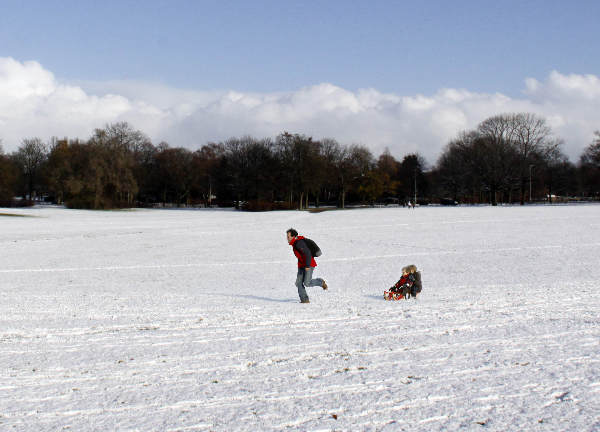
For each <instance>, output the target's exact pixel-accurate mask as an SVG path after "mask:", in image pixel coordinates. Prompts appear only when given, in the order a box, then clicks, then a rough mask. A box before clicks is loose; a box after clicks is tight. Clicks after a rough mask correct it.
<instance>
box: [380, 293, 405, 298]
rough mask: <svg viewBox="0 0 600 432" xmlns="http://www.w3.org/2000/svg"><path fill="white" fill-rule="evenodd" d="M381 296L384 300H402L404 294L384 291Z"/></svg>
mask: <svg viewBox="0 0 600 432" xmlns="http://www.w3.org/2000/svg"><path fill="white" fill-rule="evenodd" d="M383 298H384V299H385V300H402V299H403V298H404V295H403V294H402V293H401V292H394V291H384V292H383Z"/></svg>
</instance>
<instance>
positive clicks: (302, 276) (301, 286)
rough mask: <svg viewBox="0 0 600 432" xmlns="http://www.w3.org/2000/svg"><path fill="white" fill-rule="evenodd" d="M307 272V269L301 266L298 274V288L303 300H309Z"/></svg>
mask: <svg viewBox="0 0 600 432" xmlns="http://www.w3.org/2000/svg"><path fill="white" fill-rule="evenodd" d="M305 273H306V270H305V269H303V268H299V269H298V275H297V276H296V287H297V288H298V295H299V296H300V301H301V302H307V301H308V294H306V289H305V288H304V279H305V277H306V275H305ZM311 273H312V272H311Z"/></svg>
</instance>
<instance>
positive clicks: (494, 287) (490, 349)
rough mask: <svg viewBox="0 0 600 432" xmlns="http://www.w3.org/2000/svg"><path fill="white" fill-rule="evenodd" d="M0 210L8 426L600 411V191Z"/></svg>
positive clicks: (316, 422) (533, 417)
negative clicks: (492, 203) (543, 202)
mask: <svg viewBox="0 0 600 432" xmlns="http://www.w3.org/2000/svg"><path fill="white" fill-rule="evenodd" d="M0 213H12V214H19V215H25V216H26V217H16V216H0V246H1V247H0V257H1V259H0V263H1V266H0V299H1V301H0V395H1V396H0V430H2V431H13V430H16V431H61V430H72V431H113V430H118V431H138V430H139V431H211V430H213V431H280V430H299V431H316V430H319V431H396V430H398V431H401V430H407V431H452V430H482V431H483V430H493V431H523V430H526V431H538V430H539V431H598V430H600V206H596V205H583V206H555V207H548V206H546V207H544V206H533V207H518V206H517V207H497V208H492V207H456V208H425V207H424V208H419V209H416V210H408V209H403V208H390V209H364V210H350V211H328V212H323V213H318V214H311V213H307V212H273V213H254V214H253V213H241V212H234V211H227V210H224V211H215V210H197V211H191V210H188V211H185V210H135V211H118V212H92V211H74V210H64V209H57V208H34V209H25V210H21V209H19V210H14V209H0ZM289 227H294V228H296V229H298V231H300V233H301V234H305V235H307V236H308V237H310V238H314V239H315V240H316V241H317V242H318V243H319V245H320V246H321V249H322V250H323V256H322V257H321V258H320V259H318V260H317V261H318V264H319V266H318V267H317V270H316V271H315V277H323V278H325V279H326V280H327V282H328V284H329V286H330V290H329V291H323V290H321V289H320V288H309V289H308V293H309V295H310V299H311V303H310V304H307V305H304V304H300V303H299V302H298V295H297V292H296V288H295V286H294V280H295V277H296V261H295V258H294V257H293V255H292V253H291V248H290V247H289V246H288V245H287V243H286V240H285V231H286V229H287V228H289ZM411 263H414V264H416V265H417V266H418V267H419V268H420V270H421V271H422V275H423V292H422V294H421V296H420V297H419V298H418V299H417V300H412V299H411V300H410V301H400V302H386V301H384V300H383V298H382V293H383V290H384V289H386V288H388V287H389V286H391V285H392V284H393V283H394V282H395V281H396V280H397V279H398V278H399V276H400V269H401V267H402V266H404V265H406V264H411Z"/></svg>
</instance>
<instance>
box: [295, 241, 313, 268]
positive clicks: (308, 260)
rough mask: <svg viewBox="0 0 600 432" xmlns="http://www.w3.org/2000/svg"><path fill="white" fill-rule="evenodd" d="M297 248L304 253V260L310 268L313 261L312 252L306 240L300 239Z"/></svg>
mask: <svg viewBox="0 0 600 432" xmlns="http://www.w3.org/2000/svg"><path fill="white" fill-rule="evenodd" d="M296 248H297V249H298V250H299V251H300V253H301V254H302V255H304V262H305V263H306V268H309V267H310V263H311V262H312V253H311V252H310V249H309V248H308V246H307V245H306V242H305V241H304V240H298V241H297V242H296Z"/></svg>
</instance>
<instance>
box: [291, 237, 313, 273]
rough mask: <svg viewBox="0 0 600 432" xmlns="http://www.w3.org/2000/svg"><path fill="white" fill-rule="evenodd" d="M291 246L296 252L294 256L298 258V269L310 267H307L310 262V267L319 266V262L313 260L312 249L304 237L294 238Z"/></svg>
mask: <svg viewBox="0 0 600 432" xmlns="http://www.w3.org/2000/svg"><path fill="white" fill-rule="evenodd" d="M290 246H291V247H292V250H293V251H294V255H296V258H298V268H306V267H308V265H306V263H307V262H310V267H316V266H317V262H316V261H315V259H314V258H313V256H312V253H311V252H310V249H309V248H308V246H307V245H306V242H305V241H304V237H303V236H297V237H294V238H293V239H292V241H291V242H290Z"/></svg>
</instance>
